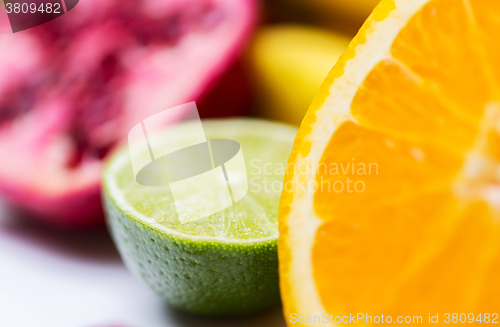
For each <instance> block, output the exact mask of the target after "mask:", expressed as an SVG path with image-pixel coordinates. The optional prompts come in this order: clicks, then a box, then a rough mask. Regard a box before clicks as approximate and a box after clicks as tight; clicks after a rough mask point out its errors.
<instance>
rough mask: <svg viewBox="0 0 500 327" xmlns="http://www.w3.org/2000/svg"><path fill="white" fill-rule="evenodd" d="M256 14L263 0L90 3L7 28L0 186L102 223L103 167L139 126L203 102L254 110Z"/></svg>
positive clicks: (20, 198) (0, 99)
mask: <svg viewBox="0 0 500 327" xmlns="http://www.w3.org/2000/svg"><path fill="white" fill-rule="evenodd" d="M255 11H256V7H255V1H254V0H135V1H119V0H81V1H80V2H79V4H78V6H76V7H75V8H74V9H73V10H71V11H70V12H68V13H67V14H65V15H64V16H62V17H60V18H57V19H55V20H53V21H51V22H48V23H46V24H43V25H40V26H38V27H34V28H31V29H28V30H26V31H23V32H19V33H15V34H8V33H1V34H0V49H1V50H0V193H1V194H2V195H3V196H4V197H5V198H7V199H8V200H10V201H11V202H12V203H14V204H15V205H17V206H19V207H21V208H24V209H27V210H28V211H30V212H33V213H35V214H36V215H33V216H36V217H40V218H42V219H44V220H45V221H47V222H51V223H53V224H55V225H58V226H68V227H88V226H96V225H99V224H102V221H103V219H102V213H101V204H100V174H101V168H102V163H103V160H104V159H105V158H106V157H107V155H108V154H109V153H110V152H111V151H112V150H113V149H114V148H115V147H116V146H117V145H118V144H120V143H121V142H123V140H125V139H126V136H127V134H128V131H129V130H130V128H131V127H132V126H134V125H135V124H136V123H137V122H139V121H141V120H142V119H144V118H146V117H148V116H150V115H152V114H154V113H156V112H159V111H161V110H165V109H168V108H170V107H173V106H176V105H179V104H182V103H186V102H189V101H193V100H194V101H201V102H199V108H200V109H201V110H200V111H201V113H202V114H203V113H205V111H206V109H209V110H212V113H213V114H214V115H221V114H230V113H231V111H232V110H231V109H238V108H239V107H241V106H242V105H245V100H246V99H245V96H246V95H247V94H246V92H245V91H243V89H244V82H242V81H241V79H240V77H239V76H240V74H239V72H238V66H235V62H236V61H237V58H238V55H239V54H240V52H241V50H242V48H243V47H244V46H245V43H246V41H247V40H248V38H249V36H250V33H251V30H252V27H253V25H254V23H255V16H256V15H255V14H256V13H255ZM241 84H243V85H241ZM211 90H212V91H213V92H212V94H211V93H210V91H211ZM228 106H231V107H232V108H230V109H229V110H228V109H227V107H228ZM204 110H205V111H204Z"/></svg>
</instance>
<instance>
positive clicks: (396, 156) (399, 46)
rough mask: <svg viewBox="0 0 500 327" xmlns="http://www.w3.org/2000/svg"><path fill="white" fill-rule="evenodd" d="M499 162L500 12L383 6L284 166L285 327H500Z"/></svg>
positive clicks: (438, 5) (448, 0)
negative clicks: (416, 320)
mask: <svg viewBox="0 0 500 327" xmlns="http://www.w3.org/2000/svg"><path fill="white" fill-rule="evenodd" d="M499 163H500V1H496V0H495V1H492V0H463V1H462V0H411V1H410V0H394V1H393V0H383V1H382V2H381V3H380V4H379V6H378V7H377V8H376V9H375V11H374V12H373V13H372V15H371V16H370V18H369V19H368V20H367V22H366V23H365V24H364V26H363V27H362V29H361V30H360V32H359V33H358V35H357V36H356V37H355V38H354V40H353V41H352V42H351V44H350V46H349V47H348V49H347V51H346V52H345V53H344V55H343V56H342V57H341V58H340V60H339V62H338V63H337V65H336V66H335V67H334V68H333V69H332V71H331V72H330V74H329V75H328V77H327V79H326V80H325V82H324V83H323V85H322V87H321V90H320V92H319V93H318V95H317V96H316V98H315V99H314V101H313V103H312V105H311V107H310V109H309V111H308V113H307V115H306V117H305V119H304V121H303V122H302V126H301V128H300V131H299V133H298V135H297V137H296V140H295V144H294V148H293V151H292V155H291V157H290V159H289V166H288V171H287V175H286V178H285V184H284V191H283V194H282V198H281V203H280V241H279V259H280V278H281V291H282V298H283V303H284V313H285V318H286V320H287V321H288V323H289V325H290V326H297V325H300V324H301V323H300V322H301V321H302V322H303V323H304V324H305V325H308V326H314V325H318V326H323V325H325V322H326V323H331V322H333V323H335V321H334V319H335V317H344V316H346V315H347V316H349V314H351V315H356V314H358V313H359V314H364V315H365V317H366V316H371V317H375V316H377V317H379V319H380V316H381V315H384V317H387V316H390V317H391V320H392V322H393V323H395V322H397V321H396V320H397V319H398V317H403V319H404V318H405V317H407V316H410V317H413V316H416V317H418V316H420V317H422V322H421V323H420V324H423V325H425V324H427V323H429V317H430V316H429V314H430V315H431V316H435V315H436V314H438V315H439V320H438V322H439V323H438V324H445V325H447V324H446V320H447V318H446V317H448V320H449V321H450V323H453V321H452V320H453V319H454V318H455V317H457V319H462V320H464V319H466V320H467V323H469V324H478V325H481V324H484V323H485V322H486V320H485V319H486V316H487V317H488V318H487V319H488V320H489V321H490V322H493V320H494V319H495V318H494V317H495V314H496V316H497V318H496V321H497V322H500V317H498V315H499V313H500V229H499V227H500V169H499V168H500V165H499ZM455 313H456V314H457V316H453V314H455ZM446 314H449V316H446ZM461 314H465V316H464V315H462V316H460V315H461ZM315 316H316V317H317V316H320V317H322V320H323V321H319V320H316V323H314V321H306V320H305V319H306V318H307V317H315ZM326 316H328V317H329V318H328V319H327V318H326ZM299 317H303V318H302V320H299ZM332 317H333V319H332ZM460 317H461V318H460ZM464 317H465V318H464ZM472 318H473V319H472ZM373 319H374V318H372V322H370V320H363V319H361V320H358V321H356V322H355V323H353V320H350V321H349V322H348V323H345V321H344V323H343V322H341V321H340V322H339V321H338V320H337V323H338V324H340V325H343V324H346V325H359V326H369V325H372V324H376V323H375V322H374V321H373ZM471 319H472V320H471ZM313 320H314V319H313ZM457 321H458V320H457ZM308 322H311V323H308ZM385 322H386V323H387V322H388V321H385ZM433 325H436V324H433Z"/></svg>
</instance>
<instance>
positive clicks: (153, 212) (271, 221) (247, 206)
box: [116, 121, 290, 239]
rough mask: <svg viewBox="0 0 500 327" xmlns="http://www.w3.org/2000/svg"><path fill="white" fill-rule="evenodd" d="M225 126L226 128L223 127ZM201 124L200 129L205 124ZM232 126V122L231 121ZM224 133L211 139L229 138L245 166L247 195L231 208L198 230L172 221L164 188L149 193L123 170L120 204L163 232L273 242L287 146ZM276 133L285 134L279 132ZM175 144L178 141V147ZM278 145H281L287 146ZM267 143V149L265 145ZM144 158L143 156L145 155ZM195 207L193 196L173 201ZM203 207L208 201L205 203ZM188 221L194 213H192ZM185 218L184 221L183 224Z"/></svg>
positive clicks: (174, 214) (250, 134) (172, 206)
mask: <svg viewBox="0 0 500 327" xmlns="http://www.w3.org/2000/svg"><path fill="white" fill-rule="evenodd" d="M230 122H231V121H228V122H226V125H229V124H230ZM205 124H206V123H205ZM235 125H236V126H237V125H238V121H235ZM260 126H261V127H263V128H270V127H274V128H275V132H276V133H277V134H278V135H279V134H280V133H290V128H288V127H286V128H283V127H281V126H280V125H274V124H270V126H269V127H268V126H266V125H265V124H264V123H261V125H260ZM227 128H230V130H229V131H227V130H221V131H211V134H210V137H211V138H212V139H222V138H225V135H227V134H228V133H231V134H234V136H233V138H232V139H234V140H236V141H238V142H239V143H240V145H241V147H242V149H244V151H245V152H244V157H245V166H246V169H247V174H248V187H249V191H248V193H247V195H246V196H245V197H243V199H241V200H240V201H239V202H237V203H236V204H235V205H233V206H231V207H229V208H227V209H225V210H223V211H221V212H219V213H216V214H214V215H211V216H209V217H207V218H206V219H204V221H203V224H200V222H199V221H198V220H195V221H192V219H191V217H178V215H177V211H176V208H175V204H174V200H173V197H172V194H171V193H170V191H169V189H168V188H167V187H149V186H144V185H140V184H139V183H137V182H135V178H134V176H133V172H132V171H131V170H130V167H129V166H126V165H125V166H123V167H122V169H121V170H120V172H119V173H116V174H117V175H119V176H120V177H119V179H118V185H117V186H118V187H119V188H120V189H121V190H122V191H123V196H124V198H125V200H126V201H127V202H128V203H129V204H130V205H131V206H133V207H134V208H135V209H137V211H138V212H140V213H141V214H143V215H144V216H146V217H151V218H153V219H155V220H156V221H157V222H158V223H160V224H162V225H163V226H165V227H167V228H170V229H174V230H178V231H180V232H182V233H185V234H188V235H193V236H207V237H217V238H225V239H257V238H265V237H272V236H275V235H276V234H277V232H278V208H277V206H276V203H278V201H279V196H280V194H281V188H280V187H278V186H280V185H281V182H282V180H283V175H284V173H285V168H284V165H279V163H284V162H286V160H287V159H288V156H289V154H290V148H289V147H288V146H279V147H278V146H276V144H274V143H268V142H267V138H268V136H267V135H265V134H263V135H259V134H257V133H256V131H246V132H245V131H243V132H238V131H237V130H235V127H232V126H227ZM281 130H285V131H284V132H283V131H281ZM189 138H190V135H186V136H183V139H182V142H186V144H188V143H187V142H188V141H189ZM179 142H180V141H179ZM289 142H290V140H289V139H286V138H285V139H284V140H283V143H284V144H287V143H289ZM266 143H267V144H266ZM145 155H146V156H149V153H145ZM176 200H177V201H186V202H188V203H192V204H193V207H196V205H195V204H197V203H199V202H200V201H203V199H200V198H199V196H197V195H196V194H192V196H190V197H189V198H185V199H176ZM207 201H208V200H207ZM192 215H193V216H195V215H196V212H193V213H192ZM186 218H187V219H186Z"/></svg>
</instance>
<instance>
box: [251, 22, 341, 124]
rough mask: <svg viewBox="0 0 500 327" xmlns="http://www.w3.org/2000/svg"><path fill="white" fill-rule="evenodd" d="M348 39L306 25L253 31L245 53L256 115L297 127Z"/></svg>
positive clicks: (273, 26) (277, 26) (264, 28)
mask: <svg viewBox="0 0 500 327" xmlns="http://www.w3.org/2000/svg"><path fill="white" fill-rule="evenodd" d="M348 43H349V38H348V37H346V36H344V35H342V34H339V33H335V32H331V31H328V30H324V29H320V28H316V27H310V26H307V25H292V24H283V25H271V26H269V27H263V28H261V29H260V30H258V31H257V33H256V35H255V38H254V40H253V43H252V46H251V47H250V50H249V52H248V57H249V58H248V59H249V62H250V67H251V72H252V80H253V85H254V88H255V90H256V107H255V108H256V109H255V111H256V114H258V115H259V116H262V117H266V118H270V119H275V120H280V121H284V122H287V123H291V124H295V125H299V124H300V122H301V121H302V118H303V117H304V114H305V112H306V111H307V108H308V107H309V104H310V103H311V101H312V99H313V97H314V95H315V94H316V93H317V92H318V90H319V87H320V85H321V83H322V82H323V80H324V79H325V77H326V76H327V75H328V72H329V71H330V69H331V68H332V67H333V65H335V63H336V62H337V60H338V58H339V57H340V55H341V54H342V53H343V52H344V50H345V49H346V47H347V45H348Z"/></svg>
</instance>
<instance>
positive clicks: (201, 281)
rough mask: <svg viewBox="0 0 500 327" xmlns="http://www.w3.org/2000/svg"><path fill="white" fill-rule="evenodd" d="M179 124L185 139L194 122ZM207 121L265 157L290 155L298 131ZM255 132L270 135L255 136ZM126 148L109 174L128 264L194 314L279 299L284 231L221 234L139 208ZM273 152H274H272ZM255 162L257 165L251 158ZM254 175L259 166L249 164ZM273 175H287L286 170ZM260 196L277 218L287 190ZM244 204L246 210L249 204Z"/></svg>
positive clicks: (111, 221)
mask: <svg viewBox="0 0 500 327" xmlns="http://www.w3.org/2000/svg"><path fill="white" fill-rule="evenodd" d="M186 126H187V125H186ZM176 128H177V127H176ZM178 128H179V130H178V131H179V138H180V139H182V137H184V136H181V135H185V134H188V133H186V132H187V131H189V127H183V126H182V125H179V127H178ZM204 128H205V132H206V134H207V137H214V136H215V137H216V138H217V137H219V138H224V137H225V138H229V139H236V140H238V138H239V142H240V143H241V145H242V149H243V151H244V154H245V149H247V150H248V151H247V153H251V155H252V156H254V155H260V154H263V157H264V158H265V160H264V162H268V161H269V162H273V160H274V161H276V162H280V163H282V164H285V163H286V158H285V157H287V156H284V155H283V153H281V154H279V155H276V154H278V153H280V151H281V152H283V151H285V152H286V151H287V150H286V149H287V148H289V149H291V145H292V142H293V138H294V135H295V132H296V128H294V127H290V126H288V125H284V124H279V123H272V122H267V121H262V120H253V119H244V120H242V119H227V120H214V121H204ZM232 136H234V138H233V137H232ZM248 137H250V139H249V138H248ZM251 137H254V138H256V139H258V138H259V137H260V138H261V139H262V140H261V141H259V142H257V143H255V141H256V139H252V138H251ZM249 140H250V141H249ZM264 140H265V141H264ZM255 144H257V145H255ZM275 148H276V150H275ZM259 149H262V150H259ZM126 151H127V150H126V149H125V148H124V149H122V150H121V151H118V152H117V153H116V154H115V155H113V156H112V158H110V160H109V161H108V162H107V164H106V167H105V170H104V177H103V203H104V209H105V213H106V218H107V219H106V221H107V224H108V228H109V230H110V232H111V235H112V237H113V239H114V241H115V243H116V245H117V248H118V250H119V252H120V254H121V256H122V258H123V260H124V262H125V264H126V266H127V267H128V268H129V269H130V270H131V271H132V272H133V273H134V274H135V275H137V276H139V277H140V278H141V279H142V280H143V281H144V282H145V283H146V284H147V285H148V286H149V287H150V288H151V289H152V290H153V291H155V292H156V293H157V294H158V295H159V296H160V297H162V298H163V299H164V300H165V301H166V302H167V303H169V304H171V305H172V306H174V307H177V308H179V309H181V310H183V311H187V312H191V313H194V314H200V315H208V316H231V315H232V316H234V315H245V314H250V313H254V312H258V311H262V310H265V309H268V308H271V307H274V306H276V305H278V304H279V303H280V296H279V283H278V258H277V237H278V235H277V231H276V233H274V234H272V235H271V236H266V235H265V234H263V236H261V237H257V238H255V237H252V238H247V236H245V235H243V234H241V235H242V238H237V237H234V235H236V236H237V235H239V234H233V235H229V236H230V237H229V236H223V237H213V236H210V235H208V234H207V233H205V232H203V231H202V233H201V235H193V234H192V233H191V234H190V232H184V231H183V230H181V229H178V230H177V229H175V228H172V227H171V226H168V225H166V224H165V223H164V221H163V220H162V219H158V217H155V216H151V215H150V213H151V212H153V213H154V210H152V211H151V210H142V211H141V210H138V209H137V208H136V206H137V202H134V203H133V204H131V203H129V202H128V200H127V199H131V198H133V197H130V196H128V195H127V192H123V191H122V190H121V188H122V187H123V186H124V185H125V184H126V183H128V182H126V183H125V184H123V183H122V182H123V178H126V180H128V179H130V177H124V176H125V175H120V172H121V171H122V170H121V168H122V167H123V163H124V162H125V163H126V160H125V158H127V157H126V156H124V153H125V154H127V155H128V153H127V152H126ZM262 151H264V152H262ZM265 153H268V154H267V155H269V153H273V155H272V156H271V157H266V154H265ZM247 159H249V158H245V160H247ZM127 160H128V159H127ZM264 162H263V163H264ZM247 169H251V165H249V164H248V162H247ZM253 173H256V172H253ZM250 175H252V176H254V175H255V174H252V171H249V176H250ZM270 178H271V179H281V180H282V176H280V175H278V176H274V177H273V176H271V177H270ZM251 191H252V188H251V187H250V190H249V192H251ZM144 192H149V191H147V190H144ZM147 194H149V193H147ZM151 194H152V195H151V196H155V194H154V192H153V193H151ZM250 195H252V194H250ZM127 196H128V197H127ZM252 198H255V199H257V201H258V203H257V204H259V207H261V209H259V210H265V212H264V214H265V216H268V217H270V218H269V219H271V220H270V223H272V222H274V221H275V219H274V218H275V217H274V216H275V214H276V213H275V212H274V211H276V210H277V206H278V198H279V193H278V195H277V194H276V192H274V191H269V192H267V193H262V192H261V193H258V192H254V194H253V197H252ZM274 203H275V205H274ZM139 204H140V203H139ZM237 205H238V204H236V206H237ZM148 206H150V205H149V204H148ZM239 208H240V210H244V209H243V208H244V206H241V205H240V207H239ZM147 209H148V207H147ZM149 209H152V208H151V207H149ZM163 212H166V211H163ZM242 212H244V211H242ZM146 213H147V214H146ZM166 214H168V213H166ZM276 223H277V222H276ZM255 235H257V234H255Z"/></svg>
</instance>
